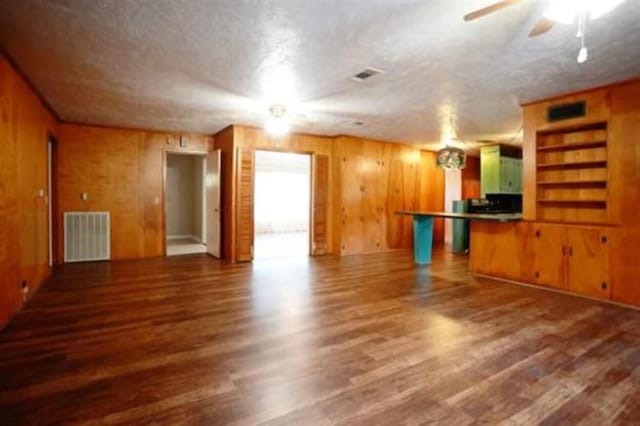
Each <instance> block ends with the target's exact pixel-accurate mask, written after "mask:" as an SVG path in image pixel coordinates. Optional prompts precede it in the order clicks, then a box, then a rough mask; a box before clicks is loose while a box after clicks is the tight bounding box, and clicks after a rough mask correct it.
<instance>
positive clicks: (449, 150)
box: [436, 146, 467, 170]
mask: <svg viewBox="0 0 640 426" xmlns="http://www.w3.org/2000/svg"><path fill="white" fill-rule="evenodd" d="M466 165H467V154H466V153H465V152H464V150H462V149H460V148H455V147H452V146H447V147H445V148H442V149H440V150H438V152H436V167H438V168H441V169H449V170H461V169H464V168H465V166H466Z"/></svg>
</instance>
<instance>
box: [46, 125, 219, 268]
mask: <svg viewBox="0 0 640 426" xmlns="http://www.w3.org/2000/svg"><path fill="white" fill-rule="evenodd" d="M184 136H186V137H187V138H188V141H189V142H188V147H187V148H180V147H179V137H180V135H179V134H176V133H166V132H153V131H143V130H128V129H112V128H104V127H92V126H83V125H75V124H61V125H59V131H58V147H57V153H58V163H57V173H56V180H57V183H58V199H57V206H56V207H57V208H56V212H55V224H56V228H57V230H58V233H57V235H58V236H61V235H62V214H63V212H65V211H109V212H111V257H112V258H113V259H133V258H142V257H153V256H161V255H163V254H164V252H165V239H166V236H165V232H166V227H165V223H166V216H165V211H164V183H165V155H166V154H165V153H166V152H168V151H170V152H191V153H207V152H208V151H209V149H211V147H212V145H213V137H211V136H205V135H197V134H184ZM83 192H86V193H87V194H88V200H86V201H84V200H82V199H81V193H83ZM56 246H57V260H58V261H59V262H61V261H62V239H61V238H58V241H57V244H56Z"/></svg>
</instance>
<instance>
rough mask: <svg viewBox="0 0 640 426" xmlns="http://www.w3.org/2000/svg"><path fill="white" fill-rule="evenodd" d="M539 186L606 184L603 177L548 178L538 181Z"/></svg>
mask: <svg viewBox="0 0 640 426" xmlns="http://www.w3.org/2000/svg"><path fill="white" fill-rule="evenodd" d="M538 185H540V186H606V185H607V181H606V180H604V179H594V180H548V181H540V182H538Z"/></svg>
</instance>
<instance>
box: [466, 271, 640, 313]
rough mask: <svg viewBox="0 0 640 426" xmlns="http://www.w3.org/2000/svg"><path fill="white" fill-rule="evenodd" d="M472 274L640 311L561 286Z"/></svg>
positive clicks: (639, 307) (635, 307)
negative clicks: (555, 286)
mask: <svg viewBox="0 0 640 426" xmlns="http://www.w3.org/2000/svg"><path fill="white" fill-rule="evenodd" d="M471 275H474V276H476V277H481V278H488V279H490V280H494V281H502V282H505V283H509V284H515V285H519V286H523V287H529V288H534V289H536V290H543V291H550V292H553V293H559V294H564V295H566V296H573V297H579V298H581V299H587V300H592V301H594V302H601V303H606V304H607V305H615V306H619V307H621V308H627V309H633V310H634V311H640V306H635V305H628V304H626V303H621V302H616V301H615V300H611V299H598V298H597V297H592V296H587V295H585V294H580V293H574V292H572V291H567V290H562V289H559V288H553V287H545V286H541V285H535V284H529V283H523V282H521V281H514V280H510V279H507V278H500V277H494V276H491V275H485V274H478V273H476V272H471Z"/></svg>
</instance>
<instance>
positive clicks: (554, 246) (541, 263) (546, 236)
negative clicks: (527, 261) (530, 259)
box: [531, 224, 567, 289]
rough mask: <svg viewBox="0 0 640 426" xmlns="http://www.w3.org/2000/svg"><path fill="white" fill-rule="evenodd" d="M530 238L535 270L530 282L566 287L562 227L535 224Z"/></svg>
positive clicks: (565, 238) (564, 236)
mask: <svg viewBox="0 0 640 426" xmlns="http://www.w3.org/2000/svg"><path fill="white" fill-rule="evenodd" d="M532 240H533V247H534V249H533V253H534V259H535V261H534V263H535V270H534V276H533V277H532V278H533V280H532V281H531V282H532V283H535V284H538V285H543V286H547V287H554V288H561V289H566V288H567V286H566V276H565V275H566V267H565V263H566V258H565V256H564V253H565V250H566V249H565V246H566V243H567V241H566V240H567V235H566V231H565V229H564V227H562V226H554V225H540V224H535V225H534V226H533V238H532Z"/></svg>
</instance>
